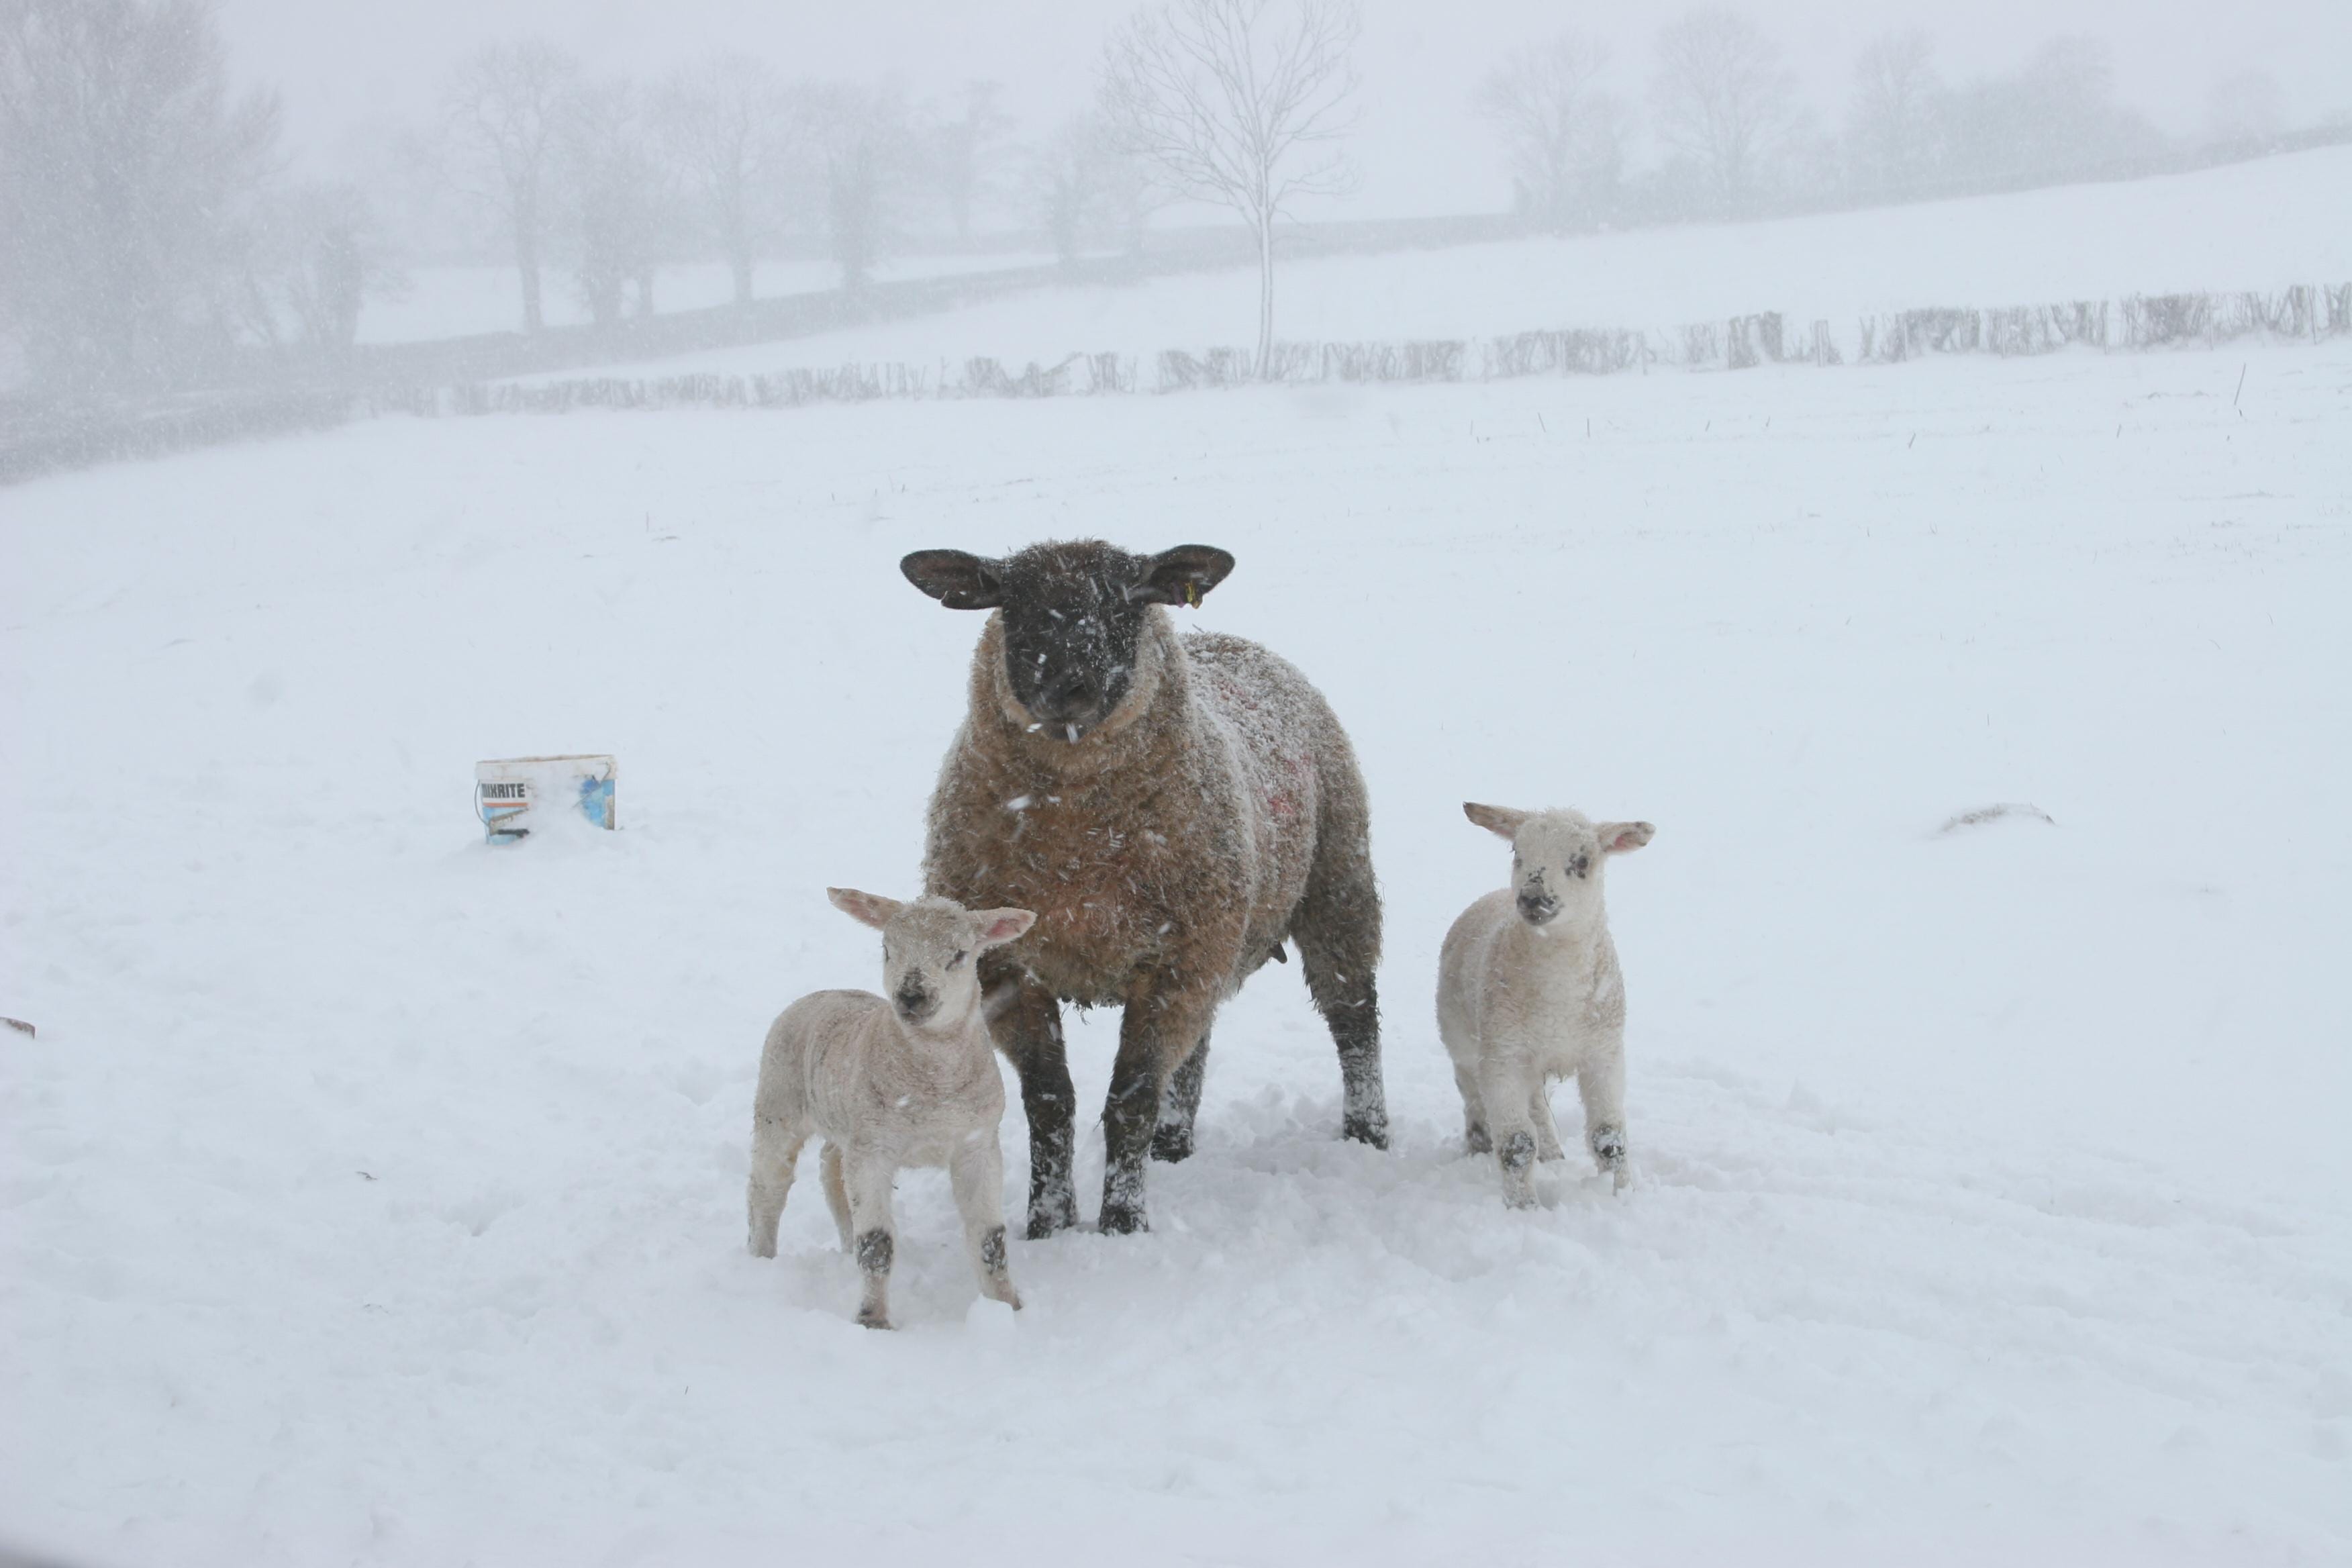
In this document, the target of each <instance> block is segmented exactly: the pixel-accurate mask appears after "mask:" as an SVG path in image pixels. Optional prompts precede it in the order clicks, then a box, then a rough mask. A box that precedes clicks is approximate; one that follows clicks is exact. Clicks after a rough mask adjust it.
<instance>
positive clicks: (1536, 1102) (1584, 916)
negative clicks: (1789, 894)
mask: <svg viewBox="0 0 2352 1568" xmlns="http://www.w3.org/2000/svg"><path fill="white" fill-rule="evenodd" d="M1462 809H1463V811H1464V812H1465V814H1466V815H1467V816H1469V818H1470V820H1471V821H1473V822H1475V823H1476V824H1477V825H1478V826H1481V827H1483V828H1486V830H1487V831H1488V832H1490V833H1493V834H1496V835H1497V836H1498V837H1504V838H1507V839H1509V840H1510V841H1511V886H1510V887H1508V888H1504V889H1497V890H1496V891H1495V892H1491V893H1488V894H1487V895H1486V897H1485V898H1482V899H1480V900H1478V901H1477V902H1475V903H1474V904H1472V905H1471V906H1470V907H1469V908H1468V909H1466V910H1463V911H1462V916H1461V918H1460V919H1459V920H1456V921H1454V929H1453V930H1451V931H1447V932H1446V933H1445V946H1444V951H1443V952H1442V953H1441V954H1440V956H1439V959H1438V968H1437V1033H1438V1037H1439V1038H1441V1039H1443V1040H1444V1042H1445V1051H1446V1054H1447V1055H1448V1056H1450V1057H1452V1058H1454V1083H1455V1085H1456V1086H1457V1087H1459V1088H1460V1089H1461V1090H1462V1111H1463V1117H1464V1121H1465V1131H1464V1142H1465V1143H1466V1144H1467V1145H1468V1147H1469V1151H1470V1152H1472V1153H1474V1154H1483V1153H1486V1152H1487V1151H1489V1150H1492V1151H1493V1152H1495V1154H1496V1158H1497V1159H1498V1160H1499V1161H1500V1163H1501V1164H1502V1167H1503V1202H1504V1203H1506V1204H1507V1205H1510V1206H1511V1207H1512V1208H1528V1207H1531V1206H1533V1205H1534V1203H1535V1201H1536V1194H1535V1170H1534V1167H1535V1162H1536V1161H1537V1160H1538V1159H1542V1160H1558V1159H1560V1158H1562V1157H1563V1156H1562V1153H1561V1151H1560V1146H1559V1131H1557V1130H1556V1129H1555V1128H1554V1127H1553V1126H1552V1121H1551V1102H1550V1099H1549V1094H1548V1092H1547V1086H1548V1085H1549V1082H1550V1081H1551V1080H1552V1079H1557V1078H1568V1077H1571V1076H1573V1077H1574V1078H1575V1079H1576V1086H1577V1089H1578V1091H1579V1092H1580V1094H1581V1095H1582V1096H1583V1100H1584V1140H1585V1142H1586V1143H1587V1144H1588V1145H1589V1146H1590V1147H1591V1150H1592V1157H1593V1159H1595V1160H1596V1161H1598V1162H1599V1163H1600V1165H1601V1169H1602V1170H1603V1171H1606V1172H1608V1173H1610V1174H1611V1175H1612V1176H1613V1177H1615V1178H1616V1181H1615V1187H1616V1190H1618V1191H1621V1192H1622V1190H1623V1189H1624V1186H1625V1182H1626V1172H1625V982H1624V977H1623V975H1622V973H1620V972H1619V970H1618V968H1617V947H1616V944H1615V943H1614V942H1611V941H1610V940H1609V916H1608V910H1606V909H1605V908H1603V906H1602V903H1601V868H1602V866H1603V865H1604V863H1605V860H1606V858H1607V857H1608V856H1611V855H1621V854H1623V853H1625V852H1626V851H1628V850H1632V849H1639V848H1640V847H1642V846H1643V845H1644V844H1647V843H1648V842H1649V841H1650V836H1651V835H1652V834H1653V833H1654V832H1656V831H1657V830H1656V829H1655V828H1654V827H1652V826H1650V825H1649V824H1648V823H1646V822H1601V823H1595V822H1592V821H1591V820H1590V819H1588V818H1587V817H1585V816H1584V815H1583V814H1582V813H1580V812H1574V811H1510V810H1507V809H1505V808H1504V807H1501V806H1495V805H1474V804H1469V803H1465V805H1463V807H1462Z"/></svg>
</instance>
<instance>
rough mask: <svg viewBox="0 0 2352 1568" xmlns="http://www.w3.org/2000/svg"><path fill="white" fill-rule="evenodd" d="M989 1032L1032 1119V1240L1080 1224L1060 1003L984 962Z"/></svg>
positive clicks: (1021, 976)
mask: <svg viewBox="0 0 2352 1568" xmlns="http://www.w3.org/2000/svg"><path fill="white" fill-rule="evenodd" d="M980 978H981V986H982V992H983V994H985V995H986V996H987V997H988V1005H989V1013H990V1018H989V1026H988V1030H989V1035H990V1037H992V1038H993V1039H994V1040H995V1042H996V1048H997V1049H998V1050H1000V1051H1003V1053H1004V1055H1005V1058H1006V1059H1007V1060H1009V1061H1010V1062H1012V1064H1013V1071H1014V1072H1016V1073H1018V1074H1019V1075H1020V1077H1021V1110H1022V1111H1023V1113H1024V1115H1026V1116H1027V1117H1028V1119H1029V1227H1028V1236H1029V1239H1030V1240H1032V1241H1043V1240H1045V1238H1046V1237H1049V1236H1051V1235H1053V1234H1054V1233H1055V1231H1057V1230H1067V1229H1068V1228H1069V1227H1070V1226H1074V1225H1076V1224H1077V1223H1078V1194H1077V1189H1076V1186H1074V1185H1073V1184H1072V1183H1071V1180H1070V1165H1071V1162H1072V1160H1073V1158H1074V1157H1075V1155H1076V1134H1075V1132H1074V1131H1073V1129H1072V1127H1071V1125H1070V1124H1071V1121H1072V1119H1073V1117H1072V1113H1073V1111H1074V1110H1076V1105H1077V1100H1078V1091H1077V1090H1076V1089H1074V1088H1072V1087H1071V1084H1070V1059H1069V1054H1068V1052H1067V1050H1066V1048H1065V1047H1064V1046H1063V1043H1062V1005H1061V1003H1060V1002H1059V1001H1058V1000H1056V999H1055V995H1054V994H1053V993H1052V992H1050V991H1048V990H1046V989H1045V987H1044V986H1042V985H1040V984H1037V982H1036V981H1034V980H1033V979H1031V978H1030V977H1029V976H1028V975H1027V974H1025V973H1022V972H1021V971H1019V970H1016V969H1004V968H998V969H993V970H992V969H991V968H989V967H988V966H987V965H985V964H983V965H982V970H981V976H980Z"/></svg>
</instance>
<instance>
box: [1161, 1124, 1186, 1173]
mask: <svg viewBox="0 0 2352 1568" xmlns="http://www.w3.org/2000/svg"><path fill="white" fill-rule="evenodd" d="M1151 1157H1152V1158H1153V1159H1155V1160H1165V1161H1167V1162H1168V1163H1170V1164H1171V1165H1173V1164H1176V1163H1179V1162H1180V1161H1184V1160H1189V1159H1191V1158H1192V1129H1191V1128H1189V1127H1159V1128H1155V1129H1153V1131H1152V1133H1151Z"/></svg>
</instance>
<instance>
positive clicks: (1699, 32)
mask: <svg viewBox="0 0 2352 1568" xmlns="http://www.w3.org/2000/svg"><path fill="white" fill-rule="evenodd" d="M1657 50H1658V59H1657V76H1656V79H1655V80H1654V82H1653V84H1652V86H1651V100H1652V104H1653V106H1654V110H1655V112H1656V116H1657V120H1656V123H1657V130H1658V135H1659V137H1660V139H1661V140H1663V141H1664V142H1665V143H1666V144H1667V145H1668V146H1669V147H1672V148H1673V149H1675V151H1676V152H1677V153H1681V154H1682V155H1683V156H1684V157H1685V158H1686V159H1688V160H1689V161H1690V162H1691V163H1693V164H1694V165H1695V166H1696V172H1697V174H1698V175H1699V178H1700V179H1701V181H1702V182H1703V184H1704V185H1705V187H1706V191H1707V192H1708V194H1709V196H1710V197H1711V199H1712V201H1713V203H1714V205H1716V206H1717V209H1718V210H1720V211H1724V212H1739V211H1743V210H1745V209H1747V208H1748V207H1749V206H1750V205H1753V204H1754V202H1755V201H1756V199H1757V197H1758V196H1759V195H1761V193H1762V190H1763V187H1764V184H1765V181H1766V179H1767V178H1768V177H1769V173H1770V169H1771V163H1772V161H1773V159H1774V157H1775V156H1776V155H1777V154H1778V153H1780V150H1781V148H1782V146H1783V144H1784V143H1785V142H1787V140H1788V139H1789V137H1790V134H1791V132H1793V131H1794V129H1795V128H1796V125H1797V110H1796V81H1795V79H1794V78H1793V77H1791V76H1790V73H1789V72H1788V70H1787V69H1786V68H1783V67H1782V66H1781V64H1780V47H1779V46H1778V45H1776V44H1774V43H1773V42H1772V40H1771V39H1769V38H1768V37H1765V36H1764V35H1763V34H1762V33H1760V32H1759V31H1758V30H1757V29H1756V27H1755V26H1754V24H1752V23H1750V22H1749V21H1748V19H1747V18H1745V17H1743V16H1734V15H1733V14H1732V13H1730V12H1728V11H1693V12H1691V13H1689V14H1688V15H1687V16H1684V17H1683V18H1682V19H1681V20H1679V21H1675V22H1671V23H1668V24H1667V25H1666V26H1664V27H1662V28H1660V29H1659V31H1658V46H1657Z"/></svg>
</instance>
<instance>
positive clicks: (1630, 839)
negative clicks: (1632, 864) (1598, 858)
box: [1592, 822, 1658, 855]
mask: <svg viewBox="0 0 2352 1568" xmlns="http://www.w3.org/2000/svg"><path fill="white" fill-rule="evenodd" d="M1592 831H1593V832H1595V833H1597V834H1599V835H1600V836H1601V853H1602V854H1603V855H1623V854H1625V853H1627V852H1628V851H1631V850H1634V849H1639V848H1640V847H1642V846H1643V845H1644V844H1647V843H1648V842H1649V841H1650V836H1651V835H1652V834H1654V833H1655V832H1657V831H1658V830H1657V829H1656V828H1654V827H1653V826H1650V825H1649V824H1648V823H1646V822H1603V823H1601V824H1599V825H1598V826H1595V827H1594V828H1593V830H1592Z"/></svg>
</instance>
